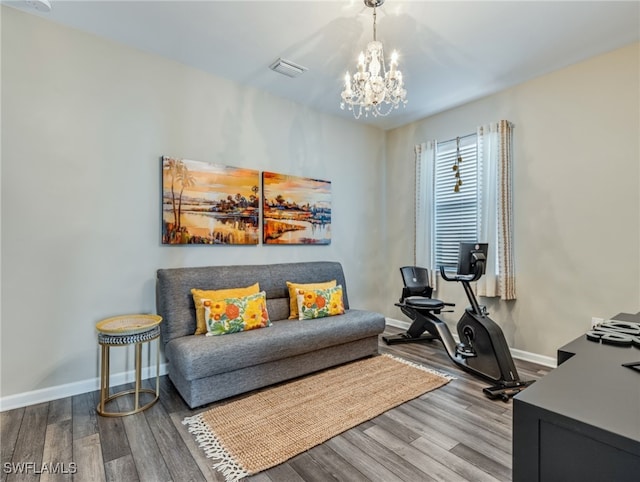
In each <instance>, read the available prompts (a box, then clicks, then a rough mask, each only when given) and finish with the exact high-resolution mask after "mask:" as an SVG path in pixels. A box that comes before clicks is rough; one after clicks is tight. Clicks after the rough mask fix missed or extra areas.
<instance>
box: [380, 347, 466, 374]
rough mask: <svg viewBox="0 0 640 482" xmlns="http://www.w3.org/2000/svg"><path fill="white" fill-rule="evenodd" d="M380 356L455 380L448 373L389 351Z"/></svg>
mask: <svg viewBox="0 0 640 482" xmlns="http://www.w3.org/2000/svg"><path fill="white" fill-rule="evenodd" d="M382 356H386V357H389V358H391V359H392V360H395V361H397V362H400V363H404V364H405V365H409V366H410V367H413V368H417V369H419V370H422V371H425V372H427V373H431V374H433V375H438V376H439V377H442V378H446V379H447V380H449V381H451V380H457V378H456V377H454V376H453V375H449V374H448V373H444V372H441V371H438V370H435V369H433V368H429V367H425V366H424V365H419V364H418V363H414V362H412V361H409V360H405V359H404V358H400V357H397V356H395V355H390V354H389V353H384V354H383V355H382Z"/></svg>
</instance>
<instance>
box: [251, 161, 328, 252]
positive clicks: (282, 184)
mask: <svg viewBox="0 0 640 482" xmlns="http://www.w3.org/2000/svg"><path fill="white" fill-rule="evenodd" d="M262 193H263V212H262V219H263V226H262V240H263V243H264V244H330V243H331V181H323V180H320V179H310V178H306V177H298V176H289V175H286V174H277V173H274V172H263V173H262Z"/></svg>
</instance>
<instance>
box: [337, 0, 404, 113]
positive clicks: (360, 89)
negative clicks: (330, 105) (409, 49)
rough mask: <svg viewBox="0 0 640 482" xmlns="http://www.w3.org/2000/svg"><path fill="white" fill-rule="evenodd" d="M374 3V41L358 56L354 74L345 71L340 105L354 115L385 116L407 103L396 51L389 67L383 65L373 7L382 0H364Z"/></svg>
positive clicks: (372, 4) (370, 4)
mask: <svg viewBox="0 0 640 482" xmlns="http://www.w3.org/2000/svg"><path fill="white" fill-rule="evenodd" d="M364 3H365V5H366V6H368V7H373V41H371V42H369V43H368V44H367V49H366V50H365V51H363V52H360V55H359V56H358V67H357V68H358V70H357V72H356V73H355V74H353V77H351V75H350V74H349V72H348V71H347V74H346V75H345V77H344V90H343V91H342V94H341V98H342V102H341V103H340V107H341V108H342V109H345V108H347V109H348V110H350V111H352V112H353V115H354V117H355V118H356V119H359V118H360V117H361V116H362V115H363V114H364V116H365V117H368V115H369V114H371V115H373V116H374V117H378V116H386V115H389V113H391V111H392V110H393V109H397V108H398V107H399V106H400V105H402V106H403V107H404V106H405V105H406V104H407V99H406V98H407V91H406V90H405V88H404V82H403V80H402V72H400V70H398V52H397V51H396V50H394V51H393V52H392V53H391V57H390V61H389V70H387V67H386V65H385V60H384V49H383V46H382V42H380V41H378V40H377V39H376V7H378V6H380V5H382V4H383V3H384V0H364Z"/></svg>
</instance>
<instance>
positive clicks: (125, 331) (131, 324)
mask: <svg viewBox="0 0 640 482" xmlns="http://www.w3.org/2000/svg"><path fill="white" fill-rule="evenodd" d="M161 321H162V317H161V316H158V315H120V316H113V317H111V318H106V319H104V320H102V321H99V322H98V323H96V329H97V330H98V331H99V332H100V333H102V334H106V335H110V336H124V335H135V334H138V333H144V332H146V331H149V330H151V329H152V328H154V327H156V326H158V325H159V324H160V322H161Z"/></svg>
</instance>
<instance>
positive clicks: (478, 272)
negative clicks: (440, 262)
mask: <svg viewBox="0 0 640 482" xmlns="http://www.w3.org/2000/svg"><path fill="white" fill-rule="evenodd" d="M483 271H484V260H477V261H476V263H475V269H474V273H473V274H467V275H462V274H456V275H454V276H453V277H449V276H448V275H447V272H446V271H445V270H444V266H440V275H441V276H442V279H443V280H445V281H467V282H469V283H470V282H472V281H477V280H479V279H480V278H481V277H482V272H483Z"/></svg>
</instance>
